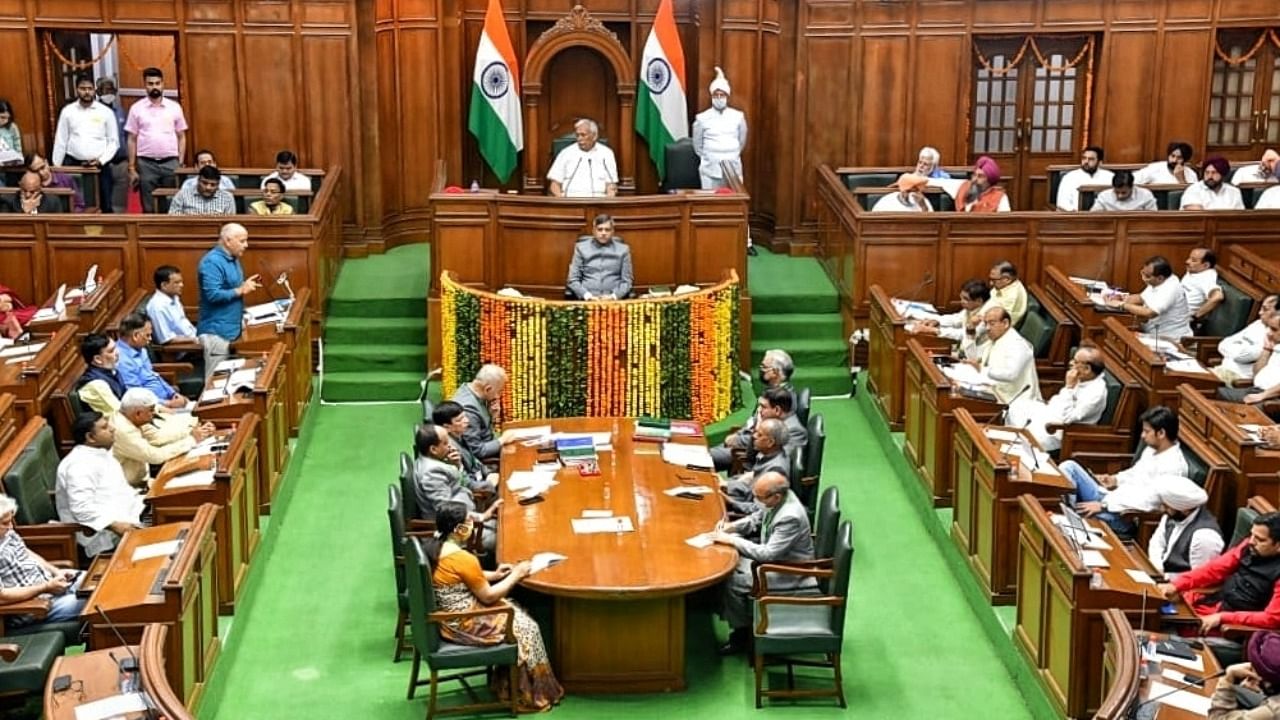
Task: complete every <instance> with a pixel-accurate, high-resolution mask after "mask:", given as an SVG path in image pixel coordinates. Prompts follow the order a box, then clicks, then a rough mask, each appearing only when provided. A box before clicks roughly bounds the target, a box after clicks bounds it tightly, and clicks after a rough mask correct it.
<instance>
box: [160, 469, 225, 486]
mask: <svg viewBox="0 0 1280 720" xmlns="http://www.w3.org/2000/svg"><path fill="white" fill-rule="evenodd" d="M212 484H213V470H196V471H194V472H189V473H186V474H185V475H179V476H177V477H174V478H169V481H168V482H166V483H165V484H164V486H165V488H166V489H177V488H190V487H209V486H210V485H212Z"/></svg>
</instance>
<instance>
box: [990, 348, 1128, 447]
mask: <svg viewBox="0 0 1280 720" xmlns="http://www.w3.org/2000/svg"><path fill="white" fill-rule="evenodd" d="M1104 370H1105V368H1104V366H1103V364H1102V353H1100V352H1099V351H1098V349H1097V348H1087V347H1086V348H1080V349H1079V350H1077V351H1076V354H1075V357H1073V358H1072V360H1071V365H1070V366H1069V367H1068V368H1067V377H1066V382H1065V383H1063V386H1062V389H1061V390H1059V391H1058V392H1057V394H1055V395H1054V396H1053V397H1051V398H1049V402H1047V403H1044V402H1039V401H1036V400H1032V399H1029V398H1026V396H1025V395H1024V396H1023V398H1025V399H1019V400H1017V401H1016V402H1014V403H1013V404H1011V405H1010V406H1009V412H1008V415H1007V416H1006V422H1007V423H1008V424H1009V425H1013V426H1017V427H1021V426H1023V425H1026V426H1027V429H1028V430H1030V431H1031V434H1032V435H1033V436H1034V437H1035V439H1036V442H1038V443H1040V447H1042V448H1044V449H1045V450H1050V451H1052V450H1057V449H1059V448H1061V447H1062V431H1061V430H1058V431H1057V432H1053V433H1050V432H1049V431H1048V429H1047V428H1046V426H1048V425H1073V424H1075V423H1083V424H1086V425H1092V424H1094V423H1096V422H1098V420H1099V419H1101V418H1102V412H1103V410H1105V409H1106V407H1107V381H1106V380H1104V379H1103V377H1102V373H1103V372H1104Z"/></svg>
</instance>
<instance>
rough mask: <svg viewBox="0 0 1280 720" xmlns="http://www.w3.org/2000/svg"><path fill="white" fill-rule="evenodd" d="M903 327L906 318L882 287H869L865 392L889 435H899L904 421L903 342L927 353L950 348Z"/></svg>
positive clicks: (947, 342)
mask: <svg viewBox="0 0 1280 720" xmlns="http://www.w3.org/2000/svg"><path fill="white" fill-rule="evenodd" d="M906 326H907V318H905V317H903V316H902V315H901V314H900V313H899V312H898V311H897V309H896V308H894V306H893V302H892V298H890V297H889V295H888V293H886V292H885V290H884V288H882V287H880V286H879V285H873V286H872V287H871V326H870V327H871V332H870V335H869V338H868V341H867V358H868V362H867V389H868V390H870V391H871V398H872V400H874V401H875V404H876V407H877V408H878V409H879V410H880V414H881V416H882V417H884V419H885V422H887V423H888V424H889V429H890V430H891V431H893V432H900V431H901V430H902V423H903V421H904V420H905V412H904V409H903V408H904V406H905V403H904V402H903V395H904V393H905V387H906V357H907V340H915V341H916V342H917V343H919V344H920V345H921V347H925V348H928V349H930V350H947V349H949V348H950V347H951V345H952V343H951V341H950V340H947V339H946V338H942V337H938V336H936V335H914V334H912V333H909V332H907V328H906Z"/></svg>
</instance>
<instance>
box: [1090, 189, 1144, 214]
mask: <svg viewBox="0 0 1280 720" xmlns="http://www.w3.org/2000/svg"><path fill="white" fill-rule="evenodd" d="M1159 209H1160V206H1159V205H1158V204H1157V203H1156V196H1155V195H1152V194H1151V191H1150V190H1148V189H1146V188H1144V187H1138V186H1136V185H1135V186H1134V187H1133V192H1132V193H1130V194H1129V197H1128V198H1127V199H1125V200H1121V199H1119V198H1117V197H1116V189H1115V188H1111V189H1110V190H1103V191H1102V192H1100V193H1098V197H1097V199H1095V200H1094V201H1093V207H1091V208H1089V210H1090V211H1091V212H1136V211H1140V210H1145V211H1150V210H1159Z"/></svg>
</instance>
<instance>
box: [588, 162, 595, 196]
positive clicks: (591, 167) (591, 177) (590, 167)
mask: <svg viewBox="0 0 1280 720" xmlns="http://www.w3.org/2000/svg"><path fill="white" fill-rule="evenodd" d="M587 180H588V181H589V182H590V183H591V197H595V196H596V171H595V166H594V165H592V163H591V158H587Z"/></svg>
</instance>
